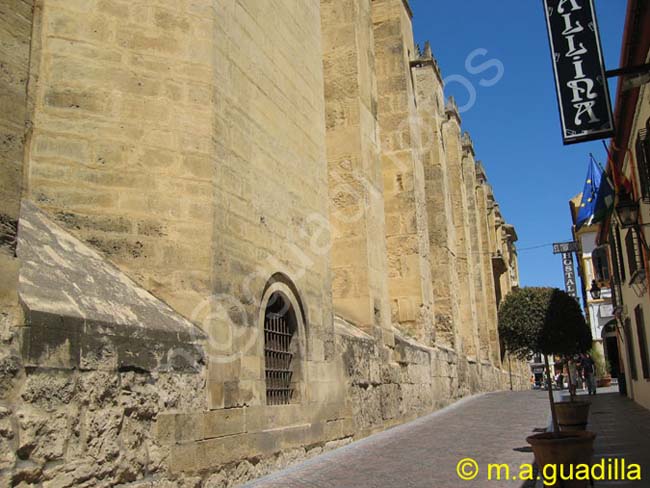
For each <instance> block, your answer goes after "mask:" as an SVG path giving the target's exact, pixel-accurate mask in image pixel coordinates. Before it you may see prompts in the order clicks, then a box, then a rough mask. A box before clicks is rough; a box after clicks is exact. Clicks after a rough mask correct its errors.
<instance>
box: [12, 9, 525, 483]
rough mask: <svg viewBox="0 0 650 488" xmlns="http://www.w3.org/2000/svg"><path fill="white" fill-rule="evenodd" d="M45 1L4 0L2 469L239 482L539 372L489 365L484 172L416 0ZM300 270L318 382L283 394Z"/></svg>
mask: <svg viewBox="0 0 650 488" xmlns="http://www.w3.org/2000/svg"><path fill="white" fill-rule="evenodd" d="M7 5H9V7H10V8H9V9H7ZM36 5H37V8H36V9H35V11H34V12H35V17H34V26H35V27H34V29H33V32H34V36H33V37H31V38H30V36H31V32H32V28H31V22H32V20H31V17H30V15H31V9H30V8H29V6H30V4H29V3H24V2H23V3H21V2H19V1H18V0H13V1H9V0H5V1H0V9H2V12H3V13H6V12H9V13H11V15H14V17H15V18H11V15H9V14H7V16H5V17H3V21H4V19H9V20H10V23H11V25H10V28H8V29H4V30H1V31H0V32H2V36H3V37H1V38H0V40H2V43H1V44H0V49H3V51H2V52H3V53H5V52H6V54H7V55H8V56H9V58H10V59H11V63H9V65H8V66H9V67H10V70H9V71H10V72H11V73H18V74H20V73H24V76H17V75H16V76H14V75H13V74H12V75H11V76H8V77H5V78H2V83H3V88H4V86H5V85H6V86H8V87H10V88H11V90H9V92H8V93H11V94H12V95H11V97H10V99H7V97H5V98H3V99H2V103H3V104H5V103H7V104H8V105H7V106H8V107H9V108H10V109H8V110H6V111H5V112H4V113H3V114H2V117H4V118H1V119H0V127H2V130H8V131H9V132H7V134H9V135H8V136H7V137H5V139H6V140H8V141H16V144H14V145H13V146H11V145H9V146H11V150H10V151H9V152H3V153H2V157H3V158H5V159H3V160H2V162H3V165H4V163H7V164H6V165H4V166H3V171H2V173H1V174H0V183H2V185H4V186H2V188H3V191H5V190H6V191H7V192H9V193H8V194H11V197H10V198H7V199H5V200H3V202H2V204H5V202H9V206H7V207H6V208H8V210H6V211H7V214H8V215H10V216H13V217H12V218H16V217H17V216H18V201H19V198H20V197H19V195H20V191H21V189H20V185H18V184H17V181H16V180H17V178H18V177H19V176H20V174H19V173H20V171H19V168H20V167H21V164H22V161H23V160H25V161H26V168H27V173H26V175H25V181H26V184H27V187H26V198H24V199H23V206H22V212H23V213H22V214H21V229H22V230H21V233H20V235H21V239H22V241H21V246H20V248H19V257H20V261H21V263H22V269H21V271H20V276H21V281H20V286H21V288H20V298H21V303H22V311H23V312H24V317H21V315H20V314H15V315H14V317H18V318H14V319H12V320H11V321H10V322H11V323H9V322H7V321H6V320H5V322H6V324H5V325H7V328H5V330H3V334H2V341H3V342H2V345H1V346H0V424H1V425H0V484H3V485H7V486H13V485H19V484H20V483H23V484H26V485H30V484H33V485H38V484H43V485H47V484H51V485H52V486H113V485H116V484H123V485H127V486H137V487H140V486H196V485H198V484H200V483H203V484H204V486H232V485H235V484H237V483H241V482H243V481H246V480H248V479H251V478H253V477H256V476H259V475H261V474H265V473H267V472H270V471H272V470H274V469H277V468H279V467H282V466H285V465H286V464H288V463H291V462H294V461H296V460H299V459H303V458H305V457H309V456H312V455H315V454H318V453H321V452H323V451H326V450H328V449H332V448H335V447H338V446H340V445H342V444H345V443H348V442H350V441H352V440H354V439H358V438H360V437H363V436H365V435H368V434H371V433H373V432H376V431H379V430H382V429H385V428H387V427H390V426H392V425H395V424H397V423H400V422H404V421H406V420H409V419H412V418H415V417H417V416H419V415H422V414H424V413H427V412H430V411H433V410H435V409H437V408H440V407H442V406H444V405H446V404H448V403H451V402H453V401H454V400H456V399H458V398H460V397H462V396H465V395H468V394H472V393H477V392H480V391H492V390H496V389H503V388H508V387H510V386H512V387H513V388H515V389H519V388H524V387H526V386H527V374H526V372H525V366H523V367H522V366H521V365H520V364H518V363H514V362H513V363H512V364H510V362H508V363H507V364H506V365H504V368H503V369H502V368H500V367H499V366H498V362H497V361H493V364H490V363H487V362H485V361H483V362H482V361H480V360H477V359H481V358H480V357H477V353H478V352H479V351H480V348H479V346H478V341H479V337H481V336H479V330H478V328H477V320H476V318H477V317H476V316H475V314H476V312H475V311H476V309H477V306H479V305H478V304H477V301H480V297H478V295H477V292H476V287H477V286H482V285H484V284H485V282H484V281H481V282H480V283H481V285H478V283H479V281H477V280H478V277H477V275H472V274H471V273H475V272H477V271H476V270H477V268H476V266H479V268H481V267H482V268H485V269H487V267H486V265H485V263H484V262H479V261H477V262H474V261H472V262H471V263H470V262H469V261H468V259H470V258H469V256H471V255H472V252H473V251H476V250H477V249H478V251H479V252H485V249H484V246H485V239H483V238H482V237H481V238H480V239H478V237H479V236H480V232H478V231H477V229H478V227H480V222H481V221H482V220H481V219H482V218H483V216H482V214H481V212H482V207H481V199H480V198H478V197H477V198H476V201H475V203H474V204H473V205H470V207H472V209H473V210H472V211H473V212H475V215H474V217H472V218H474V219H475V220H471V218H470V216H469V215H468V214H467V210H466V209H467V208H468V202H470V201H471V199H472V198H474V185H475V180H476V178H477V176H476V175H475V174H474V173H473V171H474V170H475V168H474V167H473V166H472V167H468V166H467V161H469V160H468V159H466V160H465V161H463V159H462V149H463V148H462V141H461V135H460V134H461V133H460V119H459V117H458V116H457V114H456V116H455V117H453V116H452V117H450V116H449V115H450V114H449V113H447V114H445V109H444V104H443V96H442V82H441V79H440V74H439V72H438V71H437V68H436V67H435V63H434V61H433V57H432V55H431V53H430V51H429V52H426V51H425V53H424V55H422V54H421V53H419V50H418V49H417V48H416V47H415V45H414V43H413V34H412V31H411V28H412V27H411V19H410V15H411V12H410V9H409V6H408V2H406V1H405V0H373V1H370V0H363V1H351V0H321V1H320V2H319V1H318V0H308V1H303V2H285V1H283V0H269V1H264V2H261V1H259V0H234V1H232V0H216V1H209V0H198V1H193V2H185V1H182V2H176V1H171V0H157V1H156V2H146V3H142V2H131V3H129V2H121V1H111V2H108V1H104V0H83V1H82V0H42V1H39V2H36ZM7 33H9V35H7ZM28 63H29V65H28ZM3 76H4V75H3ZM28 85H29V91H27V86H28ZM3 93H4V92H3ZM416 101H417V102H418V103H417V104H416ZM3 106H4V105H3ZM452 115H453V114H452ZM25 119H27V128H28V129H29V130H27V131H25V130H24V129H23V127H24V126H25ZM454 124H455V125H454ZM451 126H453V127H452V129H451V132H450V127H451ZM379 135H381V137H380V136H379ZM24 139H25V140H27V144H26V145H25V148H24V149H25V154H24V155H23V147H22V145H21V144H22V143H21V141H22V140H24ZM9 146H6V147H9ZM472 161H473V160H472ZM463 163H465V166H463ZM5 168H11V169H12V171H13V170H14V169H18V171H17V172H16V171H13V173H12V172H7V171H5ZM16 175H18V177H17V176H16ZM18 179H20V178H18ZM486 198H487V200H488V203H487V206H488V207H490V205H492V204H491V203H490V201H493V196H492V195H491V193H490V194H489V195H487V196H486ZM490 199H492V200H490ZM30 200H33V201H35V202H36V205H34V204H33V203H32V202H31V201H30ZM360 209H361V210H362V211H360ZM459 209H460V211H461V213H458V211H459ZM491 209H492V210H490V208H488V210H487V212H488V213H489V212H490V211H492V214H491V217H486V218H485V220H484V221H483V222H484V223H485V226H486V234H487V236H486V237H487V240H488V241H489V242H491V243H492V244H490V246H492V247H493V248H494V250H495V252H496V249H497V248H498V249H499V250H501V251H502V253H503V254H504V256H505V257H504V262H505V263H507V266H509V269H510V270H513V271H516V255H515V254H514V247H513V245H512V243H511V242H509V241H508V233H507V232H506V230H504V223H503V221H502V218H501V217H500V215H497V213H498V212H497V211H496V210H495V209H496V206H494V205H492V206H491ZM2 211H3V212H5V208H4V207H3V209H2ZM463 212H465V213H463ZM384 215H385V217H384ZM347 217H351V218H352V219H351V220H350V219H347ZM490 219H492V220H490ZM54 221H56V222H58V224H60V226H61V227H59V226H57V225H56V223H55V222H54ZM330 222H331V224H332V225H331V229H330ZM470 235H471V236H474V237H475V238H476V239H478V240H476V241H472V242H470V237H469V236H470ZM490 239H491V240H490ZM3 242H4V241H3ZM472 246H473V247H472ZM330 254H331V261H332V264H330ZM7 256H9V258H10V259H13V257H12V253H11V252H10V253H8V254H7ZM15 261H16V260H14V262H13V269H14V271H13V275H12V276H13V277H12V283H13V285H12V286H13V288H14V290H13V295H12V296H13V298H11V300H9V302H11V303H10V305H11V306H15V305H16V302H17V300H16V294H15V281H16V276H17V266H16V263H15ZM463 262H464V264H463ZM0 264H2V265H3V266H4V263H0ZM3 269H4V268H3ZM490 270H491V268H490ZM478 272H480V269H479V270H478ZM514 274H516V273H501V274H499V275H498V277H497V279H498V280H499V283H500V285H501V281H502V280H503V286H502V288H503V289H504V290H506V291H507V290H509V289H510V288H511V287H512V286H513V285H514V284H515V283H514V281H513V279H512V276H514ZM3 276H6V275H3ZM332 278H333V280H332ZM480 279H481V280H483V275H482V274H481V275H480ZM484 288H485V287H484ZM276 289H277V290H282V291H283V292H284V293H287V294H288V295H291V296H292V297H293V300H294V301H293V302H292V303H293V305H294V309H295V310H296V311H298V313H299V314H300V317H301V328H300V329H299V337H298V339H299V343H300V348H299V349H298V352H297V356H296V360H297V361H298V363H297V364H298V368H299V373H300V375H299V383H298V390H299V395H298V396H297V398H295V399H294V401H293V402H292V403H291V404H288V405H280V406H273V407H269V406H267V405H266V402H265V380H264V359H263V358H264V353H263V333H262V322H263V315H264V307H265V302H264V299H265V298H264V297H266V296H267V295H268V293H269V290H276ZM332 295H333V296H334V298H332ZM434 296H435V297H436V299H437V298H438V296H439V297H440V307H439V308H438V307H437V304H435V303H434ZM495 296H496V292H495ZM161 299H162V300H161ZM9 302H7V303H9ZM2 306H3V307H4V308H3V309H2V310H0V312H1V313H3V314H6V310H8V309H7V308H6V307H5V305H4V304H2ZM14 308H15V307H14ZM334 311H335V312H336V313H334ZM483 313H484V314H485V313H486V312H483ZM187 318H189V319H191V321H193V322H194V324H192V323H191V322H190V321H188V320H187ZM3 319H4V316H3ZM9 325H12V326H14V325H18V327H13V328H11V327H8V326H9ZM196 325H198V326H200V328H202V329H203V330H201V329H200V328H198V327H196ZM459 337H462V338H463V340H462V341H461V340H460V339H459ZM496 340H498V338H497V339H496ZM493 352H494V351H493ZM508 368H510V371H509V370H508ZM510 373H512V374H510Z"/></svg>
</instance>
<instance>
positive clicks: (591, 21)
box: [544, 0, 614, 144]
mask: <svg viewBox="0 0 650 488" xmlns="http://www.w3.org/2000/svg"><path fill="white" fill-rule="evenodd" d="M544 9H545V11H546V12H545V13H546V26H547V28H548V37H549V42H550V45H551V57H552V63H553V72H554V74H555V88H556V90H557V99H558V105H559V108H560V120H561V122H562V139H563V141H564V144H573V143H576V142H584V141H590V140H593V139H605V138H607V137H611V136H612V135H613V133H614V122H613V117H612V107H611V102H610V99H609V88H608V85H607V77H606V76H605V68H604V67H603V56H602V51H601V47H600V36H599V33H598V23H597V22H596V14H595V11H594V4H593V0H544Z"/></svg>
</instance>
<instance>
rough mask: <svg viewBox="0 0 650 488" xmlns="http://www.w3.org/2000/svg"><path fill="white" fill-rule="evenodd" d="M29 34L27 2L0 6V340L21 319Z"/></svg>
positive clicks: (29, 14)
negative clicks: (19, 248)
mask: <svg viewBox="0 0 650 488" xmlns="http://www.w3.org/2000/svg"><path fill="white" fill-rule="evenodd" d="M31 33H32V1H31V0H29V1H12V2H2V3H0V59H1V60H2V69H1V70H0V270H1V271H0V334H1V335H2V337H4V338H6V337H7V336H8V334H9V331H10V326H11V325H13V324H14V323H16V321H17V320H18V317H19V315H20V310H19V309H18V307H17V304H18V297H17V295H16V284H17V280H18V260H17V259H15V252H16V234H17V224H18V213H19V209H20V198H21V193H22V188H23V151H24V143H25V125H26V122H27V105H28V104H27V83H28V80H29V73H28V72H29V51H30V41H31Z"/></svg>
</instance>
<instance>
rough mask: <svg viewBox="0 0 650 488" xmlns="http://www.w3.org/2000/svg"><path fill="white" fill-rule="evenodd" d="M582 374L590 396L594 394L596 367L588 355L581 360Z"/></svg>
mask: <svg viewBox="0 0 650 488" xmlns="http://www.w3.org/2000/svg"><path fill="white" fill-rule="evenodd" d="M581 364H582V374H583V375H584V377H585V382H586V383H587V390H588V392H589V394H590V395H595V394H596V365H595V364H594V360H593V359H591V356H590V355H589V354H586V355H585V356H584V357H583V358H582V363H581Z"/></svg>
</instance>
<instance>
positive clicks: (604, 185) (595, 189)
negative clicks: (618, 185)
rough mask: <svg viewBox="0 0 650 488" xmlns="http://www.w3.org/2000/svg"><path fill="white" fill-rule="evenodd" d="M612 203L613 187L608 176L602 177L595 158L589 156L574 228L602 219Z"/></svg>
mask: <svg viewBox="0 0 650 488" xmlns="http://www.w3.org/2000/svg"><path fill="white" fill-rule="evenodd" d="M613 205H614V188H613V187H612V185H611V183H610V181H609V178H607V176H605V177H603V171H602V169H601V168H600V165H599V164H598V163H597V162H596V160H595V159H594V158H593V156H592V157H591V159H590V161H589V168H588V169H587V178H586V180H585V186H584V189H583V190H582V200H580V208H579V209H578V218H577V219H576V229H579V228H580V227H582V226H583V225H592V224H595V223H597V222H600V221H602V220H603V219H604V218H605V216H607V215H608V213H609V212H610V211H611V209H612V207H613Z"/></svg>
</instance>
